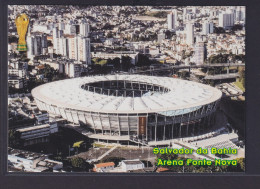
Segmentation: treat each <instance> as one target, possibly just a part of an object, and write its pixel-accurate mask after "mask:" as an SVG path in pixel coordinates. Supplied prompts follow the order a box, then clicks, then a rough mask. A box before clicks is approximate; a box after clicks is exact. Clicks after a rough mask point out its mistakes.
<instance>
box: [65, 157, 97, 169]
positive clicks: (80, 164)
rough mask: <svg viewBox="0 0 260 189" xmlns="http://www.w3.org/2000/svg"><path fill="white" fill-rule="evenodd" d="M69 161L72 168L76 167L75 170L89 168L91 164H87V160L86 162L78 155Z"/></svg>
mask: <svg viewBox="0 0 260 189" xmlns="http://www.w3.org/2000/svg"><path fill="white" fill-rule="evenodd" d="M70 162H71V166H72V167H73V168H76V170H79V171H80V170H82V171H88V170H89V169H91V168H92V167H93V166H92V165H91V164H89V163H88V162H86V161H85V160H84V159H82V158H80V157H73V158H71V160H70Z"/></svg>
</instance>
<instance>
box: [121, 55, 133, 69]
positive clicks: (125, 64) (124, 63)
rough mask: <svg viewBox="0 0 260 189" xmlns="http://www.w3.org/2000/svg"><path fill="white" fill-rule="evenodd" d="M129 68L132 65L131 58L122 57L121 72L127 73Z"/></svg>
mask: <svg viewBox="0 0 260 189" xmlns="http://www.w3.org/2000/svg"><path fill="white" fill-rule="evenodd" d="M131 67H133V65H132V63H131V57H129V56H123V57H122V70H123V71H128V70H129V69H130V68H131Z"/></svg>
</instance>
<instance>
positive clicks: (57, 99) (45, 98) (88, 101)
mask: <svg viewBox="0 0 260 189" xmlns="http://www.w3.org/2000/svg"><path fill="white" fill-rule="evenodd" d="M116 80H121V81H128V82H140V83H146V84H149V85H157V86H161V87H164V88H167V89H169V90H168V92H165V93H163V94H156V95H151V94H150V95H143V96H141V97H129V96H125V97H124V96H109V95H104V94H99V93H95V92H92V91H87V90H84V89H82V88H81V87H82V86H83V85H85V84H88V83H95V82H99V81H116ZM32 96H33V97H34V98H35V99H37V100H39V101H42V102H44V103H46V104H49V105H54V106H58V107H63V108H69V109H74V110H81V111H88V112H89V111H92V112H100V113H151V112H161V113H163V114H167V113H170V114H171V115H172V114H173V112H174V114H175V115H178V114H181V113H183V111H185V113H188V112H190V111H194V110H196V109H198V108H200V107H201V106H202V105H206V104H209V103H212V102H215V101H217V100H219V99H220V98H221V96H222V92H221V91H220V90H218V89H216V88H213V87H211V86H208V85H204V84H201V83H196V82H192V81H186V80H181V79H176V78H170V77H155V76H145V75H104V76H90V77H80V78H73V79H66V80H60V81H55V82H51V83H47V84H44V85H41V86H39V87H36V88H34V89H33V90H32Z"/></svg>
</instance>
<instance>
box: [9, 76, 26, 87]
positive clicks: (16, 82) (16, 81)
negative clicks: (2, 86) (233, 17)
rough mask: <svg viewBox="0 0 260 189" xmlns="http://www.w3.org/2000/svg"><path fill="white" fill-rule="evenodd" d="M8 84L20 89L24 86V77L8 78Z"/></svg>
mask: <svg viewBox="0 0 260 189" xmlns="http://www.w3.org/2000/svg"><path fill="white" fill-rule="evenodd" d="M8 85H9V86H12V87H14V88H16V89H22V88H23V87H24V79H23V78H19V77H18V78H8Z"/></svg>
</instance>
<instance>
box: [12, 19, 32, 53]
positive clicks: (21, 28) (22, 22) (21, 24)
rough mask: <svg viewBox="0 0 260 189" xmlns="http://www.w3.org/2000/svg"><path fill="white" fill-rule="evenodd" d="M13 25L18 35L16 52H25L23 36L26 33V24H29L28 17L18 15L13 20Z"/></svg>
mask: <svg viewBox="0 0 260 189" xmlns="http://www.w3.org/2000/svg"><path fill="white" fill-rule="evenodd" d="M15 24H16V27H17V33H18V35H19V41H18V45H17V50H18V51H27V45H26V41H25V36H26V33H27V28H28V24H29V18H28V16H27V15H26V14H19V15H18V16H17V17H16V19H15Z"/></svg>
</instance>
